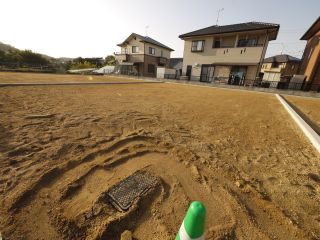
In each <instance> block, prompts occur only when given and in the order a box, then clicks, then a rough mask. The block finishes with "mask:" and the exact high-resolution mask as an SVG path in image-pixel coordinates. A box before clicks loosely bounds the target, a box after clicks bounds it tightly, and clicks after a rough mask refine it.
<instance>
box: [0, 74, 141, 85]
mask: <svg viewBox="0 0 320 240" xmlns="http://www.w3.org/2000/svg"><path fill="white" fill-rule="evenodd" d="M114 81H116V82H127V81H128V79H126V78H118V77H117V78H109V77H106V76H101V75H96V76H93V75H73V74H49V73H48V74H43V73H14V72H0V83H67V82H79V83H81V82H114ZM129 81H133V80H132V79H131V80H130V79H129ZM134 81H141V80H139V79H138V78H136V79H134Z"/></svg>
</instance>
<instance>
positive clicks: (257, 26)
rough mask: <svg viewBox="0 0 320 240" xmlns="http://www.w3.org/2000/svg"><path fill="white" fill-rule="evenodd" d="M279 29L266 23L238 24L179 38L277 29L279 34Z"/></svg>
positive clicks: (204, 29)
mask: <svg viewBox="0 0 320 240" xmlns="http://www.w3.org/2000/svg"><path fill="white" fill-rule="evenodd" d="M279 28H280V25H279V24H274V23H264V22H247V23H238V24H231V25H224V26H218V25H213V26H210V27H206V28H202V29H199V30H196V31H193V32H189V33H185V34H182V35H180V36H179V38H181V39H183V38H185V37H194V36H203V35H214V34H222V33H231V32H245V31H255V30H264V29H276V31H277V34H278V31H279ZM277 34H276V36H275V37H274V39H276V37H277Z"/></svg>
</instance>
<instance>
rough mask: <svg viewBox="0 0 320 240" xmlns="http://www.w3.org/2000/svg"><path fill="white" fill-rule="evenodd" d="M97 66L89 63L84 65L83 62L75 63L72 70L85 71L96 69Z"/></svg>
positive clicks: (86, 62)
mask: <svg viewBox="0 0 320 240" xmlns="http://www.w3.org/2000/svg"><path fill="white" fill-rule="evenodd" d="M95 67H96V65H94V64H92V63H90V62H88V61H84V62H83V63H81V62H73V63H72V65H71V69H72V70H74V69H84V68H95Z"/></svg>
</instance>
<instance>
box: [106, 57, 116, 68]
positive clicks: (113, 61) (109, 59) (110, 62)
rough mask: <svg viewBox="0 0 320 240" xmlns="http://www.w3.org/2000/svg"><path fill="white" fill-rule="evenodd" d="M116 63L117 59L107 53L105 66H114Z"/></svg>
mask: <svg viewBox="0 0 320 240" xmlns="http://www.w3.org/2000/svg"><path fill="white" fill-rule="evenodd" d="M116 63H117V60H116V58H115V57H114V56H113V55H109V56H107V57H106V58H105V65H107V66H115V65H116Z"/></svg>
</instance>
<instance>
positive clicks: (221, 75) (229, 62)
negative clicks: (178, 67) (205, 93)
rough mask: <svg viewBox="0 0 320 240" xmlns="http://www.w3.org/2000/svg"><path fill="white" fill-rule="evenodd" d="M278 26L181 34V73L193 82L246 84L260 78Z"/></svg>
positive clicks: (242, 25) (256, 25) (230, 27)
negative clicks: (182, 48)
mask: <svg viewBox="0 0 320 240" xmlns="http://www.w3.org/2000/svg"><path fill="white" fill-rule="evenodd" d="M279 27H280V26H279V25H278V24H271V23H260V22H248V23H240V24H233V25H225V26H217V25H214V26H211V27H207V28H203V29H200V30H196V31H193V32H189V33H186V34H182V35H180V36H179V37H180V38H181V39H183V40H184V53H183V68H182V74H183V75H185V76H187V77H188V78H189V79H191V80H200V81H204V82H212V81H216V80H219V81H225V82H226V83H229V84H237V85H243V84H244V83H245V81H247V80H248V81H249V80H255V79H256V77H258V76H259V72H260V69H261V65H262V62H263V59H264V56H265V53H266V50H267V47H268V43H269V41H272V40H275V39H276V38H277V35H278V31H279Z"/></svg>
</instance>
